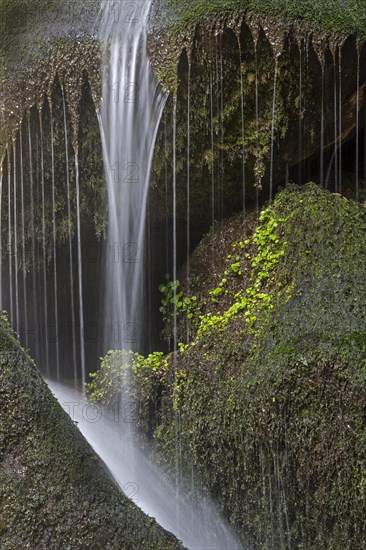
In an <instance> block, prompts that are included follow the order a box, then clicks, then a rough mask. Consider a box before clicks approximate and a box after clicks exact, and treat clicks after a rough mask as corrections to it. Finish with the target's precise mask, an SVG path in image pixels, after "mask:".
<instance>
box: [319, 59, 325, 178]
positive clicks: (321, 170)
mask: <svg viewBox="0 0 366 550" xmlns="http://www.w3.org/2000/svg"><path fill="white" fill-rule="evenodd" d="M321 70H322V89H321V114H320V185H321V187H324V102H325V97H324V95H325V60H324V53H322V58H321Z"/></svg>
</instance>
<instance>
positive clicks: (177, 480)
mask: <svg viewBox="0 0 366 550" xmlns="http://www.w3.org/2000/svg"><path fill="white" fill-rule="evenodd" d="M176 174H177V96H176V95H174V98H173V205H172V206H173V281H176V280H177V177H176ZM173 315H174V317H173V318H174V326H173V353H174V384H175V383H176V376H177V359H176V352H177V349H178V340H177V287H176V285H175V286H174V314H173ZM174 421H175V490H176V499H175V508H176V525H177V529H178V531H180V502H179V487H180V460H179V456H180V452H179V450H180V436H179V411H175V415H174Z"/></svg>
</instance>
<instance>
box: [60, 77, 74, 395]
mask: <svg viewBox="0 0 366 550" xmlns="http://www.w3.org/2000/svg"><path fill="white" fill-rule="evenodd" d="M61 92H62V108H63V115H64V140H65V162H66V165H65V171H66V191H67V219H68V240H69V274H70V301H71V338H72V360H73V368H74V383H75V384H76V381H77V359H76V335H75V328H76V318H75V298H74V262H73V254H72V221H71V200H70V168H69V141H68V137H67V117H66V102H65V92H64V89H63V87H61Z"/></svg>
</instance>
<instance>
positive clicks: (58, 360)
mask: <svg viewBox="0 0 366 550" xmlns="http://www.w3.org/2000/svg"><path fill="white" fill-rule="evenodd" d="M50 127H51V183H52V241H53V293H54V307H55V332H56V338H55V346H56V374H57V380H59V379H60V349H59V342H58V293H57V228H56V186H55V148H54V128H53V112H52V103H51V100H50Z"/></svg>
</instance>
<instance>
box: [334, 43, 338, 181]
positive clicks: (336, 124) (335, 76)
mask: <svg viewBox="0 0 366 550" xmlns="http://www.w3.org/2000/svg"><path fill="white" fill-rule="evenodd" d="M333 66H334V83H333V88H334V91H333V95H334V153H333V155H334V183H335V191H336V192H338V183H339V179H338V102H337V52H336V49H334V50H333Z"/></svg>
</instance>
